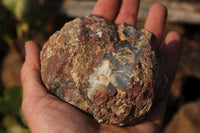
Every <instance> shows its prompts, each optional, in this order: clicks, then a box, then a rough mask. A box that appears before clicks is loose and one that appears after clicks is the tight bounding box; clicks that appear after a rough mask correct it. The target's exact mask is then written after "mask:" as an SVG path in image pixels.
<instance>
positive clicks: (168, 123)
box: [0, 0, 200, 133]
mask: <svg viewBox="0 0 200 133" xmlns="http://www.w3.org/2000/svg"><path fill="white" fill-rule="evenodd" d="M95 2H96V0H87V1H86V0H0V76H1V79H0V133H29V132H30V131H29V130H28V127H27V125H26V122H25V119H24V117H23V113H22V111H21V102H22V89H21V81H20V69H21V66H22V64H23V62H24V58H25V52H24V43H25V41H27V40H34V41H35V42H37V43H38V44H39V45H41V46H42V45H43V44H44V42H45V41H46V40H47V39H48V38H49V37H50V35H52V34H53V33H54V32H55V31H57V30H59V29H60V28H61V27H62V26H63V25H64V23H66V22H67V21H70V20H72V19H73V18H75V17H78V16H84V15H86V14H89V13H90V12H91V10H92V8H93V6H94V4H95ZM156 2H161V3H163V4H165V5H166V6H167V7H168V9H169V19H168V23H167V25H166V31H165V34H166V33H167V32H169V31H171V30H176V31H178V32H179V33H180V34H181V35H182V38H183V52H182V54H181V58H180V63H179V68H178V72H177V75H176V78H175V81H174V83H173V86H172V88H171V90H170V95H169V100H168V107H167V112H166V117H165V121H164V126H163V131H162V132H164V133H188V132H190V133H199V132H200V0H142V3H141V8H140V11H141V13H140V15H139V20H138V28H142V27H143V25H144V22H145V17H146V15H147V12H148V9H149V7H150V6H151V5H152V4H154V3H156ZM188 112H189V113H188ZM183 125H184V126H183Z"/></svg>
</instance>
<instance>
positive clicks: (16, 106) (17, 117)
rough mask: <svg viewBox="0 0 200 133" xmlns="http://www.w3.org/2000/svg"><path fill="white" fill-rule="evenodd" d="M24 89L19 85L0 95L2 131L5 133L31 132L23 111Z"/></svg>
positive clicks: (0, 128)
mask: <svg viewBox="0 0 200 133" xmlns="http://www.w3.org/2000/svg"><path fill="white" fill-rule="evenodd" d="M21 102H22V90H21V89H20V88H18V87H13V88H9V89H6V90H5V91H4V94H3V96H2V97H0V115H1V116H2V117H3V118H2V120H1V126H0V131H2V132H5V133H29V130H28V129H27V128H26V127H25V123H24V121H23V119H24V118H23V115H22V113H21Z"/></svg>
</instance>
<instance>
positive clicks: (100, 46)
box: [40, 15, 168, 126]
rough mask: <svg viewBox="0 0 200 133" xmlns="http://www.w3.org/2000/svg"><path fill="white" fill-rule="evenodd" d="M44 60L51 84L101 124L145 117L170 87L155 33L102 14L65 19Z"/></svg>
mask: <svg viewBox="0 0 200 133" xmlns="http://www.w3.org/2000/svg"><path fill="white" fill-rule="evenodd" d="M40 59H41V76H42V80H43V82H44V84H45V86H46V87H47V89H48V90H50V91H51V92H52V93H54V94H55V95H57V96H59V97H60V98H61V99H63V100H64V101H66V102H68V103H70V104H72V105H74V106H76V107H78V108H80V109H81V110H84V111H85V112H87V113H90V114H91V115H92V116H93V117H94V118H95V119H96V120H98V122H100V123H106V124H113V125H118V126H124V125H130V124H133V123H135V122H136V121H138V120H141V119H142V118H143V117H144V116H145V115H146V114H147V113H148V112H149V111H150V109H151V108H152V106H153V105H154V103H155V101H156V99H158V97H162V96H163V94H164V93H165V90H166V88H167V87H168V78H167V75H166V71H165V69H164V66H163V62H162V57H161V55H160V51H159V49H158V48H156V38H155V36H154V35H153V34H152V33H151V32H149V31H146V30H144V29H142V30H137V29H136V28H135V27H133V26H131V25H129V24H121V25H113V24H112V23H110V22H109V21H107V20H105V19H103V18H100V17H98V16H96V15H89V16H87V17H84V18H77V19H75V20H73V21H71V22H69V23H67V24H65V26H64V27H63V28H62V29H61V30H60V31H57V32H56V33H55V34H54V35H52V36H51V37H50V39H49V40H48V41H47V42H46V43H45V45H44V47H43V49H42V51H41V55H40Z"/></svg>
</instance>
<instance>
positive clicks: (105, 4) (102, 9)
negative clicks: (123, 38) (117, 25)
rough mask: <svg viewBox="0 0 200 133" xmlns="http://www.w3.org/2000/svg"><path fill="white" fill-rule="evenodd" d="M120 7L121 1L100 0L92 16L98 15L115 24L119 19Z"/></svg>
mask: <svg viewBox="0 0 200 133" xmlns="http://www.w3.org/2000/svg"><path fill="white" fill-rule="evenodd" d="M120 5H121V0H98V2H97V3H96V5H95V7H94V9H93V11H92V14H96V15H98V16H100V17H103V18H105V19H107V20H109V21H111V22H113V21H114V20H115V18H116V17H117V14H118V12H119V9H120Z"/></svg>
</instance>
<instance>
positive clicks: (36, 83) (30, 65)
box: [21, 41, 47, 100]
mask: <svg viewBox="0 0 200 133" xmlns="http://www.w3.org/2000/svg"><path fill="white" fill-rule="evenodd" d="M25 51H26V58H25V63H24V65H23V66H22V69H21V81H22V88H23V99H26V98H28V99H32V100H34V98H36V97H42V96H44V95H46V94H47V91H46V89H45V88H44V87H43V85H42V82H41V77H40V60H39V53H40V49H39V48H38V46H37V44H36V43H34V42H33V41H28V42H26V44H25Z"/></svg>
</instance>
